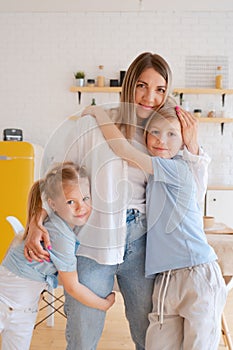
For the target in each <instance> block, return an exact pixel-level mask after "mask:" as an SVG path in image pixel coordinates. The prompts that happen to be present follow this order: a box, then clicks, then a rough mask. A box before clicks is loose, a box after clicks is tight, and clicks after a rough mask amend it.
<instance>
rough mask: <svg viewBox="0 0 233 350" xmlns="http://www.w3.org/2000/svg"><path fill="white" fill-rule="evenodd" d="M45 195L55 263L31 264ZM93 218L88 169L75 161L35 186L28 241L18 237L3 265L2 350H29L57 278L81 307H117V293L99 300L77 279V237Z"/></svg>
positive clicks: (0, 273) (0, 269)
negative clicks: (41, 306) (30, 244)
mask: <svg viewBox="0 0 233 350" xmlns="http://www.w3.org/2000/svg"><path fill="white" fill-rule="evenodd" d="M41 195H43V196H44V197H45V200H46V202H47V203H48V205H49V207H50V208H51V209H52V210H51V213H50V214H49V216H48V217H47V220H46V222H45V223H44V225H45V227H46V229H47V230H48V232H49V234H50V239H51V242H52V247H53V248H51V250H50V260H49V259H48V261H41V263H39V262H35V261H34V262H32V261H31V262H29V261H27V260H26V259H25V257H24V253H23V251H24V242H25V238H26V236H27V233H28V226H29V222H30V220H31V218H32V215H38V212H40V211H41V208H42V199H41ZM90 214H91V197H90V186H89V180H88V178H87V175H86V173H85V171H84V169H83V168H80V169H79V167H78V166H76V165H74V164H73V163H71V162H69V163H68V162H67V163H64V164H60V165H57V166H56V167H54V168H53V169H52V170H51V171H50V172H49V173H48V174H47V175H46V177H45V178H44V179H42V180H39V181H37V182H35V183H34V185H33V186H32V188H31V191H30V194H29V203H28V219H27V226H26V229H25V233H24V236H23V237H16V238H15V240H14V241H13V243H12V245H11V246H10V248H9V250H8V252H7V254H6V256H5V258H4V260H3V262H2V265H1V266H0V332H1V334H2V350H13V349H22V350H27V349H29V347H30V341H31V337H32V332H33V328H34V324H35V321H36V317H37V306H38V302H39V299H40V294H41V292H42V291H43V290H44V289H45V288H46V287H47V285H51V286H52V287H53V288H55V287H56V286H57V275H59V277H60V279H61V281H62V284H63V285H64V288H65V290H66V291H67V293H69V294H70V295H72V297H73V298H75V299H77V300H78V301H79V302H80V303H83V304H85V305H87V306H89V307H92V308H96V309H99V310H102V311H106V310H107V309H108V308H110V306H111V305H112V304H113V303H114V298H115V296H114V293H111V294H110V295H108V296H107V297H106V299H104V298H100V297H99V296H97V295H96V294H94V293H93V292H92V291H91V290H90V289H88V288H87V287H85V286H84V285H82V284H80V283H79V280H78V275H77V267H76V265H77V259H76V255H75V253H76V250H77V247H78V245H79V242H78V239H77V234H78V231H79V227H80V226H82V225H84V224H85V223H86V222H87V220H88V218H89V216H90Z"/></svg>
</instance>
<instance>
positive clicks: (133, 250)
mask: <svg viewBox="0 0 233 350" xmlns="http://www.w3.org/2000/svg"><path fill="white" fill-rule="evenodd" d="M129 215H130V214H129ZM129 215H128V219H129V218H130V216H129ZM131 216H132V215H131ZM140 230H141V233H142V232H145V230H146V225H145V216H144V215H140V216H139V217H137V218H135V219H133V220H131V219H130V220H128V221H127V233H128V236H127V243H126V246H125V255H124V262H123V263H121V264H118V265H102V264H98V263H97V262H96V261H94V260H92V259H89V258H86V257H82V256H79V257H78V262H77V265H78V275H79V280H80V282H81V283H83V284H85V285H86V286H88V287H89V288H90V289H91V290H93V291H94V292H95V293H97V294H98V295H100V296H101V297H106V296H107V295H108V294H109V293H110V292H111V291H112V289H113V284H114V276H115V275H116V277H117V280H118V284H119V289H120V291H121V293H122V295H123V298H124V302H125V313H126V317H127V319H128V321H129V325H130V332H131V336H132V339H133V341H134V343H135V349H136V350H143V349H145V336H146V330H147V327H148V325H149V322H148V314H149V312H151V310H152V292H153V284H154V280H153V279H146V278H145V248H146V234H144V235H143V236H141V237H140V238H138V239H136V240H135V241H134V240H133V238H132V237H134V236H135V235H136V236H137V235H139V231H140ZM65 312H66V315H67V325H66V340H67V350H95V349H96V347H97V345H98V342H99V339H100V337H101V334H102V331H103V327H104V321H105V315H106V314H105V312H104V311H100V310H96V309H93V308H88V307H86V306H84V305H82V304H81V303H79V302H78V301H76V300H75V299H74V298H72V297H71V296H69V295H68V294H66V300H65Z"/></svg>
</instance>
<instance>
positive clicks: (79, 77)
mask: <svg viewBox="0 0 233 350" xmlns="http://www.w3.org/2000/svg"><path fill="white" fill-rule="evenodd" d="M74 77H75V79H76V85H77V86H84V78H85V73H84V72H83V71H78V72H75V73H74Z"/></svg>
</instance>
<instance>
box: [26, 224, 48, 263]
mask: <svg viewBox="0 0 233 350" xmlns="http://www.w3.org/2000/svg"><path fill="white" fill-rule="evenodd" d="M41 241H43V242H44V246H45V247H46V248H47V249H51V245H50V240H49V234H48V232H47V230H46V229H45V228H44V227H43V226H42V225H39V224H37V223H36V222H35V221H34V220H32V221H31V222H30V226H29V229H28V234H27V237H26V239H25V246H24V255H25V258H26V259H27V260H29V261H32V260H35V261H38V262H42V261H43V260H46V261H49V260H50V258H49V253H48V252H47V251H46V250H45V249H43V247H42V245H41Z"/></svg>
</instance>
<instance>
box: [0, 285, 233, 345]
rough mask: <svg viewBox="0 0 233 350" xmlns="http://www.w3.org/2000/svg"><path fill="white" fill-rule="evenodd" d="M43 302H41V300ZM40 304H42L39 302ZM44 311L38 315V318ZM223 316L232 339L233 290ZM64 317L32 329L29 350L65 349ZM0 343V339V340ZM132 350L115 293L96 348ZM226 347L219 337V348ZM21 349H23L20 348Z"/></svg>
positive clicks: (121, 305)
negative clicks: (114, 299)
mask: <svg viewBox="0 0 233 350" xmlns="http://www.w3.org/2000/svg"><path fill="white" fill-rule="evenodd" d="M42 303H43V302H42ZM41 305H42V304H41ZM43 315H44V311H42V312H40V313H39V315H38V320H39V319H40V318H41V317H42V316H43ZM225 316H226V319H227V322H228V327H229V330H230V333H231V336H232V339H233V290H231V291H230V293H229V296H228V299H227V304H226V307H225ZM65 322H66V321H65V318H64V317H62V316H60V315H59V314H58V313H57V314H56V316H55V325H54V327H48V326H47V325H46V321H45V322H43V323H42V324H40V325H38V326H37V328H36V329H35V330H34V334H33V339H32V344H31V347H30V350H65V348H66V341H65V335H64V330H65ZM0 344H1V341H0ZM124 349H127V350H133V349H134V345H133V343H132V341H131V338H130V335H129V328H128V324H127V322H126V320H125V317H124V307H123V301H122V297H121V294H120V293H119V292H117V293H116V303H115V304H114V306H113V307H112V308H111V309H110V310H109V311H108V313H107V319H106V323H105V328H104V332H103V335H102V338H101V340H100V342H99V346H98V350H124ZM224 349H227V348H226V347H225V346H224V342H223V339H221V342H220V345H219V350H224ZM20 350H23V349H20Z"/></svg>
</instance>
